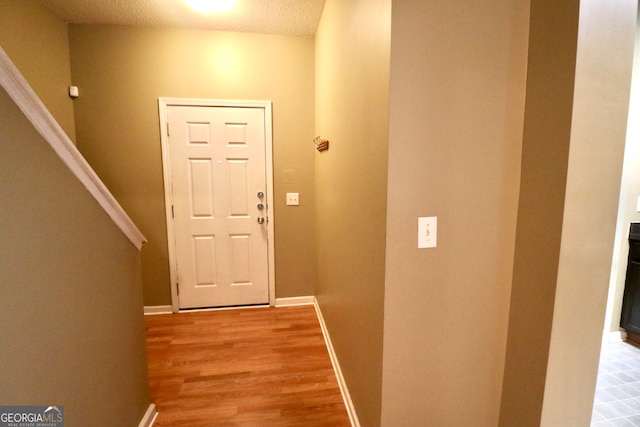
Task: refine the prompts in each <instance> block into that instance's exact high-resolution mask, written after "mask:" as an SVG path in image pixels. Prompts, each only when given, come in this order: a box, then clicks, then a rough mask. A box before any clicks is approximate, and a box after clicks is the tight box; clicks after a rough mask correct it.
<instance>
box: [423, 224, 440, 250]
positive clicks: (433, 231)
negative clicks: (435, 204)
mask: <svg viewBox="0 0 640 427" xmlns="http://www.w3.org/2000/svg"><path fill="white" fill-rule="evenodd" d="M436 246H438V217H437V216H426V217H420V218H418V249H423V248H435V247H436Z"/></svg>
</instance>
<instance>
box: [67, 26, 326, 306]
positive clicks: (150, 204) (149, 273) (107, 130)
mask: <svg viewBox="0 0 640 427" xmlns="http://www.w3.org/2000/svg"><path fill="white" fill-rule="evenodd" d="M69 34H70V35H69V38H70V45H71V63H72V73H73V78H74V82H76V84H77V85H78V86H79V88H80V91H81V94H82V96H81V97H80V98H79V99H77V100H76V104H75V106H76V122H77V134H78V148H79V149H80V151H81V152H82V153H83V155H84V156H85V157H86V158H87V160H88V161H89V163H90V164H91V165H92V166H93V167H94V169H95V170H96V171H97V173H98V175H99V176H100V177H101V178H102V179H103V180H104V181H105V183H106V184H107V186H108V187H109V189H110V190H111V191H112V192H113V194H114V195H115V196H116V198H117V199H118V201H119V202H120V203H121V204H122V205H123V207H124V209H125V210H126V211H127V213H129V215H130V216H131V217H132V219H133V220H134V221H135V222H136V224H137V225H138V226H139V227H140V229H141V230H142V232H143V233H144V235H145V236H146V237H147V239H148V240H149V243H148V244H146V245H145V247H144V248H143V252H142V277H143V283H144V302H145V305H149V306H154V305H166V304H170V303H171V296H170V283H169V265H168V254H167V238H166V222H165V208H164V190H163V180H162V162H161V151H160V133H159V132H160V131H159V121H158V97H177V98H216V99H258V100H271V101H273V116H274V119H273V141H274V142H273V144H274V187H275V201H276V206H275V227H276V229H275V230H276V231H275V233H276V241H275V245H276V254H275V262H276V283H277V287H276V295H277V297H289V296H300V295H313V294H314V290H315V269H314V268H315V267H314V266H315V255H314V253H315V250H314V248H315V240H314V217H313V212H314V185H313V180H314V177H313V174H314V172H313V169H314V164H313V161H314V160H313V153H314V146H313V143H312V139H313V136H314V135H313V120H314V119H313V102H314V101H313V97H314V94H313V78H314V77H313V76H314V71H313V64H314V60H313V55H314V52H313V40H312V39H306V38H297V37H283V36H267V35H257V34H240V33H226V32H209V31H200V30H182V29H136V28H132V27H123V26H91V25H71V26H70V29H69ZM287 191H289V192H299V193H300V203H301V205H300V206H299V207H286V206H285V193H286V192H287Z"/></svg>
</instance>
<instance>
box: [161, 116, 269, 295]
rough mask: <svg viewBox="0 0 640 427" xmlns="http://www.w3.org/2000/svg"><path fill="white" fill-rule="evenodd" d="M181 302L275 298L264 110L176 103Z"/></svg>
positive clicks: (173, 162) (173, 138)
mask: <svg viewBox="0 0 640 427" xmlns="http://www.w3.org/2000/svg"><path fill="white" fill-rule="evenodd" d="M167 122H168V124H169V137H168V140H169V156H170V162H169V163H170V169H171V191H172V201H173V221H172V226H173V231H174V233H173V235H174V236H175V260H176V264H177V267H176V270H177V279H178V283H179V307H180V308H200V307H220V306H233V305H248V304H265V303H268V302H269V271H268V242H267V235H268V233H267V230H266V227H267V223H266V222H265V223H264V224H261V223H259V222H258V217H261V216H265V217H266V216H267V212H266V208H267V207H266V206H265V207H264V208H263V209H262V210H260V209H258V203H263V200H261V199H260V198H259V197H258V193H259V192H262V193H266V165H265V161H266V155H265V113H264V110H263V109H262V108H240V107H201V106H169V107H168V108H167Z"/></svg>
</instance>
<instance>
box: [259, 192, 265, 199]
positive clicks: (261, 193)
mask: <svg viewBox="0 0 640 427" xmlns="http://www.w3.org/2000/svg"><path fill="white" fill-rule="evenodd" d="M263 197H264V193H263V192H262V191H259V192H258V198H259V199H262V198H263Z"/></svg>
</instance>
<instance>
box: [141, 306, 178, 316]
mask: <svg viewBox="0 0 640 427" xmlns="http://www.w3.org/2000/svg"><path fill="white" fill-rule="evenodd" d="M171 313H173V310H171V306H170V305H145V307H144V314H171Z"/></svg>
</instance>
